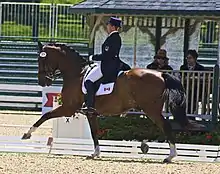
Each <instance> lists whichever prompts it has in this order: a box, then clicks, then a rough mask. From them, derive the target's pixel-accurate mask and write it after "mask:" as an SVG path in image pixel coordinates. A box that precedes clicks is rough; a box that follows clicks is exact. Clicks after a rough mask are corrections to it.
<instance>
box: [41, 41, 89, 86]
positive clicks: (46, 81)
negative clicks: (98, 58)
mask: <svg viewBox="0 0 220 174" xmlns="http://www.w3.org/2000/svg"><path fill="white" fill-rule="evenodd" d="M38 47H39V55H38V84H39V85H40V86H43V87H44V86H50V85H51V84H52V82H53V80H55V79H56V78H57V76H59V75H60V74H62V75H63V76H65V75H67V76H69V77H70V76H75V77H76V76H79V75H80V72H81V71H82V68H83V67H84V65H85V64H87V61H86V60H85V59H84V58H83V57H81V56H80V55H79V53H77V52H76V51H75V50H74V49H71V48H70V47H68V46H66V45H64V44H48V45H42V44H41V43H40V42H38Z"/></svg>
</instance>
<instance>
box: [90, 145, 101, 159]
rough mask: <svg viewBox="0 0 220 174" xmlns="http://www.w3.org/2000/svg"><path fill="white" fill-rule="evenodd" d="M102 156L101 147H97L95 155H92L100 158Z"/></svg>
mask: <svg viewBox="0 0 220 174" xmlns="http://www.w3.org/2000/svg"><path fill="white" fill-rule="evenodd" d="M99 155H100V147H99V146H96V148H95V151H94V153H93V154H92V157H96V156H97V157H99Z"/></svg>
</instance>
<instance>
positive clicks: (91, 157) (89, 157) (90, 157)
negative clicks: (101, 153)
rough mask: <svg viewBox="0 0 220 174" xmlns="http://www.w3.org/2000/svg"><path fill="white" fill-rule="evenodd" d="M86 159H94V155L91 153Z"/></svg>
mask: <svg viewBox="0 0 220 174" xmlns="http://www.w3.org/2000/svg"><path fill="white" fill-rule="evenodd" d="M86 159H87V160H88V159H94V157H93V156H92V155H91V156H87V157H86Z"/></svg>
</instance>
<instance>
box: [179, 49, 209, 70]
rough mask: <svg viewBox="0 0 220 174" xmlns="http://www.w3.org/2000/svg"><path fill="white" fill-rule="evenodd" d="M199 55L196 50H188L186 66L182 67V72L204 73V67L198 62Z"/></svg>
mask: <svg viewBox="0 0 220 174" xmlns="http://www.w3.org/2000/svg"><path fill="white" fill-rule="evenodd" d="M197 58H198V53H197V52H196V50H188V52H187V56H186V61H187V63H186V64H185V65H182V66H181V67H180V70H191V71H204V70H205V68H204V66H202V65H200V64H199V63H198V62H197Z"/></svg>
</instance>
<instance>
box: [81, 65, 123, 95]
mask: <svg viewBox="0 0 220 174" xmlns="http://www.w3.org/2000/svg"><path fill="white" fill-rule="evenodd" d="M97 65H98V64H97V63H93V64H92V65H90V67H88V69H87V70H86V73H85V75H84V77H83V81H82V92H83V94H87V91H86V88H85V86H84V82H85V81H84V80H85V78H86V77H87V75H88V74H89V72H90V71H91V70H92V69H93V68H94V67H96V66H97ZM122 74H124V71H119V73H118V76H117V77H119V76H121V75H122ZM117 77H116V78H111V79H108V78H106V77H102V78H101V79H99V80H97V81H96V82H95V83H94V85H95V91H96V96H100V95H107V94H111V93H112V91H113V89H114V86H115V83H116V80H117Z"/></svg>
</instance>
